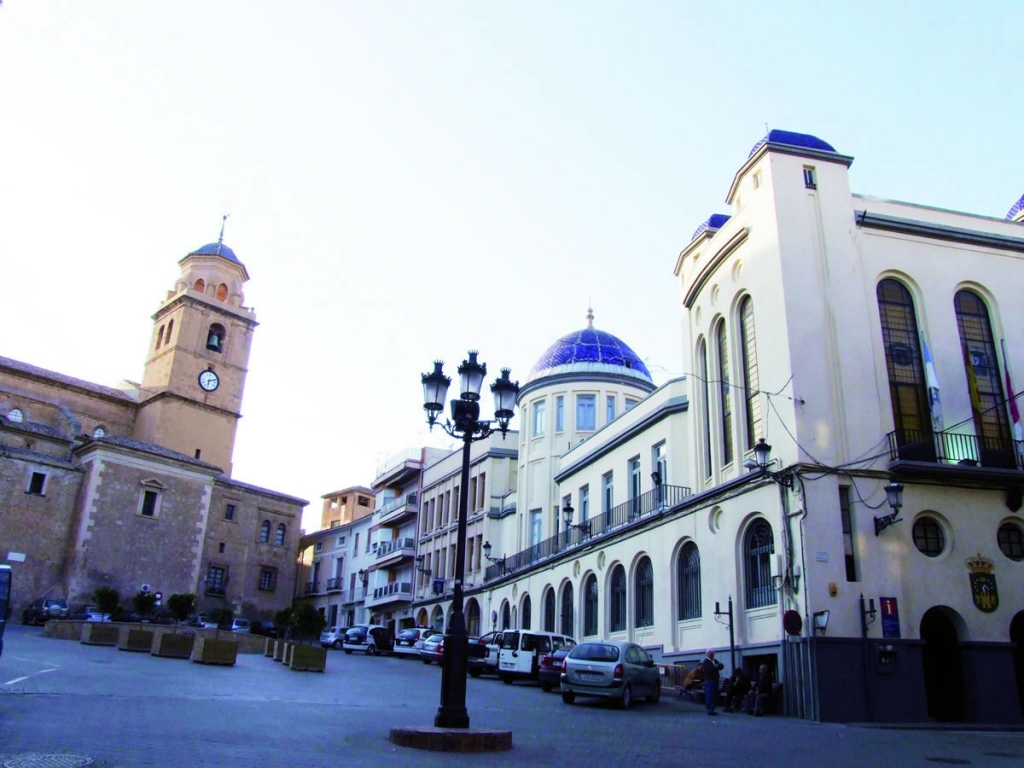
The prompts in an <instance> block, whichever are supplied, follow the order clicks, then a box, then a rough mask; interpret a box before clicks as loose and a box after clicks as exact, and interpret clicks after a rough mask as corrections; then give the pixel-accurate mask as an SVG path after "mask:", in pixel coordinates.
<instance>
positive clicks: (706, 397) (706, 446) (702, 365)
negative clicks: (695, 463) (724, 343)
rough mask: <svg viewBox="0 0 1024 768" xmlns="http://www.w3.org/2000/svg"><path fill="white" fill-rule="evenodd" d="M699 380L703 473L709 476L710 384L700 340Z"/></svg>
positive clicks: (704, 346) (705, 345) (704, 342)
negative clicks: (702, 399) (701, 390)
mask: <svg viewBox="0 0 1024 768" xmlns="http://www.w3.org/2000/svg"><path fill="white" fill-rule="evenodd" d="M699 354H700V362H699V364H700V380H701V382H702V386H703V389H704V403H703V406H704V407H703V413H702V415H703V417H704V475H705V476H706V477H709V478H710V477H711V386H710V384H709V382H708V345H707V342H706V341H704V340H703V339H701V341H700V353H699Z"/></svg>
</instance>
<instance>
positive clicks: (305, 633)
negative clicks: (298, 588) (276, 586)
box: [292, 602, 327, 638]
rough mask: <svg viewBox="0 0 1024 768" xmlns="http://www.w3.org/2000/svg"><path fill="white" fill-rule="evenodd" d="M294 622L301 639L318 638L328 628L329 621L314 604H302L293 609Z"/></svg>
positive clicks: (296, 632)
mask: <svg viewBox="0 0 1024 768" xmlns="http://www.w3.org/2000/svg"><path fill="white" fill-rule="evenodd" d="M292 621H293V625H294V627H295V634H296V635H297V636H298V637H300V638H303V637H305V638H312V637H316V636H318V635H319V634H320V633H321V632H322V631H323V629H324V627H325V626H327V619H326V618H324V615H323V614H322V613H320V611H318V610H317V609H316V608H314V607H313V604H312V603H307V602H301V603H299V604H298V605H296V606H295V607H294V608H292Z"/></svg>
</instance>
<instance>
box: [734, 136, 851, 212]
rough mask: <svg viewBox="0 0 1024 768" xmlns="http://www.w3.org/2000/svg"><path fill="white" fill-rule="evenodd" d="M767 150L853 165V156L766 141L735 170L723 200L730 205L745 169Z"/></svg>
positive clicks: (756, 161)
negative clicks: (727, 192)
mask: <svg viewBox="0 0 1024 768" xmlns="http://www.w3.org/2000/svg"><path fill="white" fill-rule="evenodd" d="M768 152H776V153H778V154H780V155H792V156H793V157H806V158H808V159H810V160H819V161H821V162H823V163H837V164H839V165H845V166H846V167H847V168H849V167H850V166H851V165H853V157H851V156H850V155H840V154H839V153H838V152H826V151H825V150H823V149H811V148H810V147H796V146H793V145H792V144H778V143H776V142H772V141H766V142H765V143H764V144H762V145H761V146H760V148H759V149H758V150H757V151H756V152H755V153H754V154H752V155H751V156H750V157H748V158H747V162H745V163H744V164H743V165H741V166H740V169H739V170H738V171H736V174H735V175H734V176H733V177H732V184H730V185H729V194H727V195H726V196H725V202H727V203H729V204H730V205H732V199H733V196H734V195H735V194H736V189H737V188H738V187H739V185H740V179H742V178H743V177H744V176H745V175H746V173H747V171H749V170H750V169H751V168H752V167H753V166H755V165H756V164H757V163H758V162H760V160H761V158H762V157H764V156H765V155H766V154H767V153H768Z"/></svg>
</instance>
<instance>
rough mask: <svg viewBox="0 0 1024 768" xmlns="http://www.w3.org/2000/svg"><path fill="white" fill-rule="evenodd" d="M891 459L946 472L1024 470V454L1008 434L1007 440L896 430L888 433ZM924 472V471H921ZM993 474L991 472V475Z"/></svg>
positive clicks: (914, 430)
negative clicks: (942, 467) (937, 468)
mask: <svg viewBox="0 0 1024 768" xmlns="http://www.w3.org/2000/svg"><path fill="white" fill-rule="evenodd" d="M888 439H889V460H890V461H891V462H893V463H895V462H912V463H917V464H924V465H932V466H933V467H938V466H939V465H944V470H943V471H944V472H945V473H946V474H948V473H949V472H956V473H957V474H964V475H966V474H969V473H972V472H973V473H976V472H977V470H1021V469H1024V452H1022V450H1021V446H1020V445H1018V444H1015V442H1014V441H1013V440H1012V439H1011V438H1010V436H1009V435H1008V434H1007V435H1006V436H1004V437H998V436H982V437H980V438H979V437H978V436H977V435H969V434H962V433H959V432H926V431H924V430H918V429H897V430H894V431H892V432H890V433H889V435H888ZM922 469H923V468H922ZM990 474H991V473H990Z"/></svg>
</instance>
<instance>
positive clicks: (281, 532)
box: [274, 523, 288, 547]
mask: <svg viewBox="0 0 1024 768" xmlns="http://www.w3.org/2000/svg"><path fill="white" fill-rule="evenodd" d="M287 530H288V529H287V528H285V525H284V523H278V526H277V533H276V534H274V543H275V544H276V545H277V546H279V547H283V546H284V537H285V533H286V532H287Z"/></svg>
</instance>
